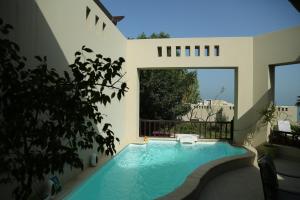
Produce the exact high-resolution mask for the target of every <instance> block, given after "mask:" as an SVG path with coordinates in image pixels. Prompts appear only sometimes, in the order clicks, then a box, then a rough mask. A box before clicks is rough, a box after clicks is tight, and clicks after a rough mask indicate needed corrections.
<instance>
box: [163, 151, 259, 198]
mask: <svg viewBox="0 0 300 200" xmlns="http://www.w3.org/2000/svg"><path fill="white" fill-rule="evenodd" d="M244 148H245V149H246V150H247V153H246V154H243V155H237V156H230V157H225V158H221V159H218V160H214V161H211V162H208V163H206V164H204V165H202V166H200V167H199V168H197V169H196V170H195V171H194V172H193V173H192V174H190V175H189V176H188V177H187V178H186V180H185V182H184V183H183V184H182V185H180V186H179V187H178V188H176V189H175V190H174V191H173V192H171V193H169V194H167V195H165V196H162V197H159V198H158V199H159V200H176V199H189V200H190V199H198V197H199V196H200V193H201V191H202V189H203V188H204V187H205V185H206V184H207V183H208V182H209V181H210V180H211V179H213V178H214V177H216V176H218V175H221V174H222V173H224V172H227V171H231V170H234V169H238V168H241V167H246V166H250V165H253V162H254V160H255V155H256V154H255V153H254V152H252V151H251V150H249V149H247V148H246V147H244Z"/></svg>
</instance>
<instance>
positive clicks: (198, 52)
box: [195, 46, 200, 56]
mask: <svg viewBox="0 0 300 200" xmlns="http://www.w3.org/2000/svg"><path fill="white" fill-rule="evenodd" d="M195 56H200V46H195Z"/></svg>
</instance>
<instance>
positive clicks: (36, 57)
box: [34, 56, 43, 62]
mask: <svg viewBox="0 0 300 200" xmlns="http://www.w3.org/2000/svg"><path fill="white" fill-rule="evenodd" d="M34 57H35V59H37V60H38V61H40V62H42V61H43V59H42V58H41V57H40V56H34Z"/></svg>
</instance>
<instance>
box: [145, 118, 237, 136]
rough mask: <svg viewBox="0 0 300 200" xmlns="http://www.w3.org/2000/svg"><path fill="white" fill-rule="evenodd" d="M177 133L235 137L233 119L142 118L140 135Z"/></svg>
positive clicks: (170, 134)
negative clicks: (211, 120)
mask: <svg viewBox="0 0 300 200" xmlns="http://www.w3.org/2000/svg"><path fill="white" fill-rule="evenodd" d="M176 134H196V135H198V136H199V138H200V139H222V140H232V139H233V121H230V122H202V121H176V120H148V119H141V120H140V134H139V135H140V137H144V136H149V137H171V138H174V137H176Z"/></svg>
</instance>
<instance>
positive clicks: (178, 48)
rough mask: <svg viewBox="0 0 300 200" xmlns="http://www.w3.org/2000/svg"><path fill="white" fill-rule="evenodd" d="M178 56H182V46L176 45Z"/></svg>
mask: <svg viewBox="0 0 300 200" xmlns="http://www.w3.org/2000/svg"><path fill="white" fill-rule="evenodd" d="M176 56H177V57H179V56H181V47H180V46H176Z"/></svg>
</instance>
